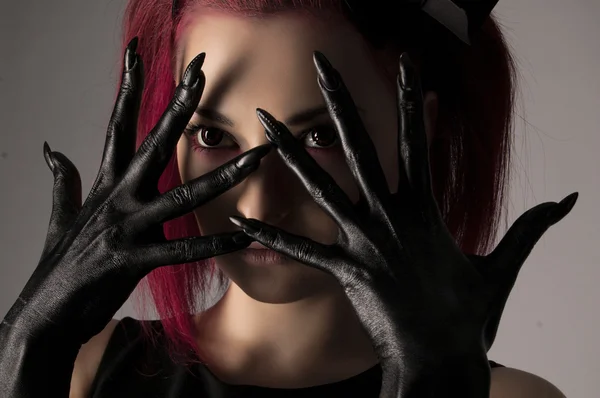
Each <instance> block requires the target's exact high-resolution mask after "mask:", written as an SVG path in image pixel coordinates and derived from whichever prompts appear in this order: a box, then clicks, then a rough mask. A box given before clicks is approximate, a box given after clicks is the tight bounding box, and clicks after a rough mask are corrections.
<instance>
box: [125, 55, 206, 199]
mask: <svg viewBox="0 0 600 398" xmlns="http://www.w3.org/2000/svg"><path fill="white" fill-rule="evenodd" d="M204 56H205V53H201V54H200V55H198V56H197V57H196V58H194V59H193V60H192V62H190V64H189V65H188V67H187V69H186V72H185V74H184V75H183V79H182V80H181V84H180V85H179V87H177V89H176V91H175V96H174V98H173V99H172V100H171V103H170V104H169V106H168V107H167V109H166V110H165V112H164V113H163V115H162V116H161V118H160V120H159V121H158V123H157V124H156V126H155V127H154V128H153V129H152V131H151V132H150V133H149V134H148V136H147V137H146V139H145V140H144V141H143V142H142V144H141V145H140V148H139V150H138V151H137V153H136V154H135V155H134V157H133V160H132V161H131V166H130V169H129V171H130V172H131V173H132V177H131V183H132V188H133V189H137V188H139V186H140V185H143V184H146V183H148V184H153V185H156V183H158V179H159V177H160V175H161V174H162V173H163V171H164V169H165V167H166V166H167V163H168V162H169V160H170V159H171V157H172V155H173V152H174V151H175V147H176V146H177V142H178V141H179V138H180V137H181V134H182V133H183V131H184V129H185V126H186V125H187V123H188V122H189V120H190V119H191V117H192V115H193V113H194V111H195V110H196V107H197V106H198V103H199V102H200V98H201V97H202V91H203V90H204V83H205V77H204V73H202V64H203V63H204Z"/></svg>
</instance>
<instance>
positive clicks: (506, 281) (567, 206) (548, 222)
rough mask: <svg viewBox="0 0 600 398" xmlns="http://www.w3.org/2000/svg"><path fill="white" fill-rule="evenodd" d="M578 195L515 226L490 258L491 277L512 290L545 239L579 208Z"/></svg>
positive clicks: (545, 205)
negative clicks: (523, 266)
mask: <svg viewBox="0 0 600 398" xmlns="http://www.w3.org/2000/svg"><path fill="white" fill-rule="evenodd" d="M578 195H579V194H578V193H577V192H575V193H572V194H571V195H569V196H567V197H566V198H565V199H563V200H562V201H561V202H560V203H558V204H557V203H552V202H548V203H542V204H540V205H537V206H536V207H534V208H532V209H530V210H528V211H527V212H525V213H524V214H523V215H521V217H519V218H518V219H517V221H515V222H514V224H513V225H512V226H511V227H510V229H509V230H508V232H507V233H506V235H505V236H504V238H502V240H501V241H500V243H499V244H498V246H497V247H496V249H495V250H494V251H493V252H492V253H490V254H489V255H488V259H489V260H490V264H492V266H491V267H490V268H489V274H488V276H489V277H491V278H492V279H493V280H501V281H502V283H501V285H503V286H502V288H504V289H506V288H509V289H512V287H513V285H514V283H515V281H516V279H517V275H518V273H519V271H520V269H521V266H522V265H523V263H524V262H525V260H526V259H527V257H528V256H529V254H530V253H531V251H532V250H533V247H534V246H535V245H536V244H537V242H538V241H539V239H540V238H541V237H542V235H543V234H544V233H545V232H546V231H547V230H548V228H550V226H552V225H554V224H556V223H557V222H558V221H560V220H561V219H563V218H564V217H565V216H566V215H567V214H568V213H569V212H570V211H571V209H572V208H573V206H575V202H576V201H577V197H578Z"/></svg>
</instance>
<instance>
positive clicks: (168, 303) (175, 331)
mask: <svg viewBox="0 0 600 398" xmlns="http://www.w3.org/2000/svg"><path fill="white" fill-rule="evenodd" d="M180 3H182V7H181V12H180V15H182V14H183V15H185V13H186V12H188V11H189V10H190V8H191V7H192V6H195V5H196V4H200V5H202V6H203V7H209V8H212V9H218V10H220V11H224V12H229V13H237V14H242V15H246V16H251V15H262V14H265V13H273V12H277V11H286V10H293V9H302V10H322V9H330V10H337V11H340V12H341V3H342V0H323V1H319V0H188V1H180ZM192 3H193V4H192ZM171 5H172V0H129V2H128V4H127V8H126V11H125V15H124V30H123V32H124V35H123V51H124V50H125V46H126V45H127V43H128V42H129V41H130V40H131V39H132V38H133V37H135V36H138V37H139V45H138V53H139V54H140V56H141V58H142V61H143V64H144V70H145V88H144V93H143V97H142V105H141V110H140V117H139V124H138V137H137V145H138V147H139V145H140V144H141V142H142V141H143V140H144V138H145V137H146V135H147V134H148V132H149V131H150V130H151V129H152V128H153V126H154V125H155V124H156V123H157V121H158V119H159V118H160V116H161V114H162V113H163V111H164V110H165V109H166V107H167V105H168V104H169V102H170V100H171V98H172V96H173V94H174V92H175V83H174V74H173V73H174V65H175V54H176V51H175V43H176V42H177V39H178V37H179V36H180V33H181V31H182V30H183V29H184V26H183V25H182V24H181V23H180V22H181V21H182V18H177V20H176V21H173V20H172V18H171ZM419 15H422V16H423V17H417V18H415V16H414V15H413V16H411V17H410V18H406V21H402V22H400V20H401V18H402V16H399V17H398V20H397V21H395V22H394V23H393V24H394V25H396V26H395V29H396V31H399V30H401V29H404V31H403V32H397V34H394V35H392V34H388V36H387V37H383V38H381V37H379V38H378V39H375V38H373V37H371V36H370V35H368V32H363V33H364V35H365V38H366V39H367V40H368V41H369V42H370V43H371V44H372V47H373V53H374V54H375V55H376V56H378V59H379V60H380V64H381V67H382V68H383V70H385V71H387V75H388V77H389V82H390V88H391V89H392V88H393V89H394V90H395V78H396V73H397V72H396V71H397V63H398V57H399V55H400V54H401V52H403V51H408V52H409V53H410V54H411V58H412V59H413V60H414V61H415V63H417V65H419V67H420V69H421V78H422V81H423V89H424V90H434V91H436V92H437V94H438V98H439V110H438V122H437V127H436V132H435V136H434V139H433V142H432V144H431V149H430V159H431V168H432V181H433V184H434V192H435V196H436V199H437V202H438V205H439V207H440V210H441V212H442V215H443V217H444V220H445V222H446V224H447V226H448V228H449V230H450V232H451V233H452V234H453V236H454V237H455V239H456V241H457V243H458V245H459V246H460V247H461V248H462V250H463V251H464V252H466V253H471V254H481V255H483V254H487V253H488V252H489V251H490V250H491V248H492V245H493V244H494V242H495V239H496V234H497V230H498V226H499V220H500V217H501V215H502V211H503V210H504V200H505V198H506V195H507V188H508V181H509V165H510V149H511V146H512V128H513V112H514V101H515V87H516V82H515V80H516V73H515V69H516V68H515V64H514V60H513V58H512V56H511V53H510V51H509V49H508V46H507V44H506V42H505V40H504V37H503V35H502V33H501V31H500V28H499V26H498V24H497V22H496V21H495V20H494V19H493V17H490V18H488V19H487V20H486V21H485V23H484V26H483V29H482V33H481V35H480V36H479V37H478V39H477V40H474V41H473V42H472V45H471V46H463V45H458V42H457V40H456V39H455V38H454V37H453V36H452V34H450V33H449V32H447V31H445V29H444V28H442V27H441V26H440V25H439V24H437V23H431V22H430V19H429V17H427V16H425V13H422V12H419ZM184 20H185V19H184ZM428 21H429V22H428ZM388 24H389V23H388ZM400 26H404V27H405V28H400ZM425 29H429V30H432V31H433V32H429V33H430V34H421V33H424V32H423V30H425ZM408 30H410V34H407V32H408ZM379 39H382V40H379ZM180 184H181V180H180V176H179V172H178V167H177V159H176V155H174V156H173V158H172V159H171V161H170V163H169V164H168V166H167V168H166V170H165V172H164V173H163V175H162V177H161V179H160V182H159V187H158V188H159V191H160V192H161V193H162V192H165V191H167V190H170V189H172V188H173V187H175V186H177V185H180ZM164 232H165V236H166V237H167V239H178V238H183V237H187V236H199V235H200V231H199V229H198V225H197V222H196V219H195V217H194V215H193V213H189V214H187V215H185V216H183V217H180V218H178V219H176V220H172V221H169V222H166V223H165V224H164ZM215 277H216V278H217V279H216V280H217V281H218V282H219V284H220V285H219V286H220V287H223V286H224V284H226V282H227V279H226V277H225V276H224V275H223V274H222V273H221V272H220V270H219V269H218V268H217V267H216V266H215V264H214V261H212V260H211V259H208V260H205V261H201V262H198V263H194V264H183V265H173V266H168V267H161V268H159V269H157V270H155V271H153V272H151V273H150V274H149V275H148V276H147V277H146V278H144V280H143V281H142V282H141V283H140V286H139V287H140V288H141V290H140V289H138V290H137V291H136V296H135V298H136V299H137V300H136V304H137V307H138V310H140V309H141V312H145V313H147V312H146V308H147V307H146V306H147V304H149V302H150V301H149V298H151V299H152V301H153V302H154V305H155V307H156V311H157V313H158V315H159V317H160V319H161V323H162V326H163V328H164V331H165V335H166V337H167V342H168V345H169V347H168V349H169V352H170V353H171V354H177V357H178V360H183V361H185V362H186V363H188V362H196V361H198V358H200V359H201V358H202V357H203V356H202V353H201V352H200V351H199V347H198V344H197V341H196V337H195V336H196V329H195V324H194V321H193V315H194V313H197V312H199V308H200V311H201V310H204V309H205V304H204V303H205V301H204V300H205V298H206V296H205V294H206V293H207V289H208V288H209V284H210V283H211V281H212V280H214V278H215ZM148 296H149V297H148ZM199 303H203V304H202V305H200V307H199V306H198V304H199ZM203 306H204V307H203ZM144 333H145V335H146V337H149V338H151V339H152V337H155V335H154V333H153V331H152V330H150V329H149V328H147V327H144ZM152 341H154V339H152ZM172 356H173V358H174V359H177V358H175V356H174V355H172Z"/></svg>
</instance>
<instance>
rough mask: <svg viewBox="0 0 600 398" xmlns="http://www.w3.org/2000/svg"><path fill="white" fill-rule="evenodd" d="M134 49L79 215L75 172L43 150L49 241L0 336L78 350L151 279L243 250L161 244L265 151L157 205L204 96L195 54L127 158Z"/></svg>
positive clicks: (207, 240) (137, 85)
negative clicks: (49, 174) (168, 229)
mask: <svg viewBox="0 0 600 398" xmlns="http://www.w3.org/2000/svg"><path fill="white" fill-rule="evenodd" d="M136 48H137V38H136V39H134V40H132V42H131V43H130V44H129V46H128V48H127V50H126V54H125V70H124V72H123V80H122V83H121V90H120V93H119V96H118V99H117V101H116V104H115V108H114V111H113V114H112V117H111V120H110V124H109V127H108V133H107V139H106V144H105V148H104V154H103V158H102V164H101V166H100V171H99V173H98V176H97V178H96V181H95V183H94V185H93V187H92V189H91V191H90V194H89V196H88V197H87V199H86V201H85V203H84V204H83V206H82V205H81V183H80V177H79V173H78V171H77V169H76V167H75V166H74V165H73V164H72V163H71V161H69V159H67V158H66V157H65V156H64V155H63V154H61V153H59V152H50V150H49V148H48V146H47V144H46V145H45V146H44V153H45V156H46V160H47V161H48V163H49V166H50V168H51V169H52V170H53V174H54V179H55V184H54V193H53V198H54V203H53V209H52V216H51V219H50V226H49V231H48V236H47V239H46V244H45V247H44V250H43V253H42V257H41V260H40V263H39V264H38V266H37V268H36V269H35V271H34V273H33V275H32V276H31V278H30V279H29V281H28V282H27V284H26V286H25V288H24V289H23V291H22V292H21V294H20V295H19V298H18V301H17V303H16V304H15V305H14V306H13V308H11V310H10V311H9V313H8V315H7V316H6V317H5V319H4V321H3V323H4V324H5V326H10V327H12V328H20V329H22V330H23V332H24V333H27V334H28V335H42V336H44V337H47V336H48V333H50V334H51V335H52V336H66V337H67V338H68V340H69V341H70V342H73V343H74V344H84V343H86V342H87V341H88V340H89V339H90V338H91V337H93V336H94V335H96V334H98V333H99V332H100V331H102V329H103V328H104V327H105V326H106V325H107V324H108V322H109V321H110V320H111V318H112V317H113V316H114V314H115V313H116V312H117V311H118V310H119V308H120V307H121V306H122V305H123V304H124V303H125V301H126V300H127V298H128V297H129V295H130V294H131V293H132V291H133V290H134V289H135V287H136V286H137V284H138V283H139V282H140V280H141V279H142V278H143V277H144V276H146V275H147V274H148V273H149V272H150V271H152V270H154V269H156V268H158V267H161V266H165V265H174V264H183V263H188V262H194V261H198V260H202V259H205V258H208V257H213V256H217V255H221V254H226V253H229V252H233V251H236V250H240V249H243V248H245V247H247V246H248V245H249V244H250V243H251V241H252V240H251V239H250V238H248V237H247V236H246V235H245V234H244V233H243V232H235V233H223V234H218V235H212V236H205V237H190V238H184V239H180V240H174V241H167V240H166V238H165V236H164V233H163V229H162V225H161V224H162V223H163V222H165V221H168V220H171V219H174V218H177V217H180V216H182V215H184V214H186V213H189V212H190V211H192V210H193V209H194V208H196V207H198V206H201V205H203V204H204V203H206V202H208V201H210V200H212V199H214V198H215V197H217V196H218V195H220V194H221V193H223V192H225V191H227V190H228V189H230V188H231V187H233V186H235V185H237V184H238V183H240V182H241V181H242V180H243V179H244V178H245V177H246V176H248V175H249V174H250V173H251V172H253V171H254V170H256V169H257V168H258V166H259V165H260V159H261V158H262V157H263V156H265V155H266V154H267V153H268V152H269V150H270V148H271V145H269V144H267V145H263V146H260V147H257V148H254V149H252V150H250V151H248V152H245V153H244V154H242V155H240V156H238V157H237V158H235V159H233V160H231V161H230V162H228V163H226V164H224V165H223V166H221V167H219V168H217V169H215V170H214V171H212V172H210V173H208V174H206V175H203V176H201V177H199V178H197V179H195V180H192V181H190V182H188V183H186V184H184V185H181V186H178V187H176V188H174V189H173V190H171V191H169V192H166V193H164V194H162V195H161V194H160V193H159V191H158V188H157V184H158V179H159V177H160V175H161V174H162V172H163V171H164V169H165V167H166V165H167V163H168V162H169V160H170V158H171V156H172V154H173V152H174V150H175V147H176V145H177V142H178V140H179V138H180V136H181V134H182V132H183V130H184V128H185V126H186V125H187V123H188V121H189V120H190V118H191V116H192V114H193V113H194V111H195V109H196V107H197V105H198V103H199V101H200V97H201V95H202V91H203V89H204V84H205V77H204V74H203V73H202V70H201V67H202V63H203V61H204V53H203V54H200V55H199V56H198V57H196V58H195V59H194V60H193V61H192V62H191V63H190V65H189V66H188V68H187V70H186V72H185V75H184V77H183V79H182V83H181V84H180V85H179V86H178V87H177V89H176V92H175V96H174V98H173V99H172V101H171V103H170V105H169V106H168V108H167V110H166V111H165V112H164V114H163V115H162V117H161V119H160V121H159V122H158V124H157V125H156V126H155V127H154V129H153V130H152V131H151V132H150V133H149V135H148V137H147V138H146V139H145V140H144V142H143V143H142V144H141V146H140V148H139V150H138V151H137V152H136V151H135V139H136V127H137V119H138V113H139V107H140V102H141V94H142V89H143V80H144V78H143V70H142V62H141V59H140V57H139V56H138V55H137V54H136V53H135V50H136Z"/></svg>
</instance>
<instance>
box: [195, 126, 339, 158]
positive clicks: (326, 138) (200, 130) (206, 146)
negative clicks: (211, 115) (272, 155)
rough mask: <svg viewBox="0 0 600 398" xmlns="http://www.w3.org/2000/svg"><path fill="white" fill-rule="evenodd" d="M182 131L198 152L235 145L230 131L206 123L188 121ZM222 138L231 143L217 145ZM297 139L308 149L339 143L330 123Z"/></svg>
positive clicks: (220, 149) (322, 147) (315, 128)
mask: <svg viewBox="0 0 600 398" xmlns="http://www.w3.org/2000/svg"><path fill="white" fill-rule="evenodd" d="M184 132H185V134H186V136H187V137H188V138H189V139H190V144H191V146H192V148H193V149H194V150H195V151H197V152H198V153H203V154H206V155H208V154H210V153H211V152H214V151H228V150H233V149H234V148H235V147H236V146H237V144H236V143H235V139H234V138H233V136H232V134H231V133H229V132H227V131H225V130H223V129H220V128H217V127H214V126H209V125H207V124H203V123H194V122H190V124H188V126H187V127H186V129H185V131H184ZM224 139H225V140H229V141H230V142H231V144H230V145H226V146H218V145H220V144H221V143H222V141H223V140H224ZM298 139H299V140H305V142H307V143H306V144H305V145H306V146H307V149H308V150H309V151H326V150H332V149H335V148H337V147H338V145H339V142H338V141H339V140H338V136H337V132H336V130H335V127H334V126H333V125H331V124H318V125H315V126H312V127H309V128H307V129H305V130H303V131H302V132H301V133H300V134H299V136H298Z"/></svg>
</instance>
